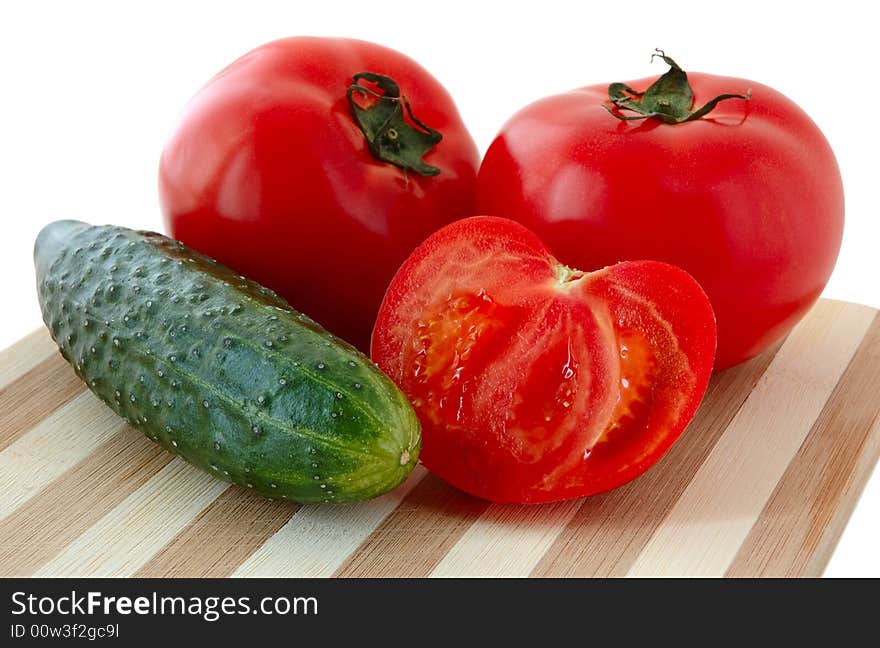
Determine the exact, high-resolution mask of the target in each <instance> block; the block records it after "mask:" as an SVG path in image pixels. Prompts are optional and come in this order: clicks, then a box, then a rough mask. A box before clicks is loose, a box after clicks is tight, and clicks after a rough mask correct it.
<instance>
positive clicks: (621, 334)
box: [372, 216, 715, 503]
mask: <svg viewBox="0 0 880 648" xmlns="http://www.w3.org/2000/svg"><path fill="white" fill-rule="evenodd" d="M714 352H715V320H714V316H713V314H712V308H711V305H710V304H709V300H708V298H707V297H706V295H705V293H704V292H703V290H702V289H701V288H700V286H699V285H698V284H697V283H696V281H694V279H693V278H691V277H690V276H689V275H688V274H687V273H685V272H684V271H683V270H681V269H679V268H676V267H673V266H670V265H668V264H665V263H659V262H655V261H636V262H627V263H621V264H617V265H614V266H611V267H609V268H605V269H602V270H600V271H597V272H594V273H589V274H584V273H579V272H577V271H575V270H571V269H568V268H565V267H564V266H562V265H561V264H560V263H559V262H557V261H556V259H555V258H554V257H553V256H552V255H551V253H550V251H549V250H548V249H547V248H546V247H545V246H544V244H543V243H542V242H541V241H540V239H538V238H537V237H536V236H535V235H534V234H533V233H532V232H530V231H529V230H527V229H526V228H524V227H523V226H522V225H519V224H518V223H515V222H514V221H511V220H508V219H504V218H496V217H486V216H482V217H474V218H467V219H463V220H460V221H457V222H455V223H452V224H451V225H447V226H446V227H444V228H442V229H441V230H439V231H438V232H436V233H435V234H434V235H432V236H431V237H430V238H428V239H427V240H426V241H425V242H424V243H423V244H422V245H420V246H419V247H418V248H416V250H415V251H414V252H413V254H412V255H411V256H410V257H409V258H408V259H407V260H406V261H405V262H404V264H403V265H402V266H401V268H400V270H399V271H398V273H397V274H396V275H395V278H394V280H393V281H392V283H391V285H390V286H389V288H388V292H387V293H386V295H385V299H384V300H383V303H382V307H381V308H380V311H379V317H378V319H377V321H376V328H375V330H374V332H373V339H372V357H373V360H374V361H375V362H376V363H377V364H378V365H379V366H380V367H381V368H382V369H383V371H385V372H386V373H387V374H388V375H389V376H390V377H391V378H392V379H393V380H394V381H395V382H396V383H397V384H398V385H399V386H400V387H401V389H402V390H403V391H404V393H406V394H407V396H408V397H409V398H410V401H411V402H412V403H413V406H414V408H415V409H416V412H417V413H418V415H419V418H420V420H421V423H422V440H423V446H422V452H421V455H420V458H421V460H422V462H423V463H424V464H425V465H426V466H427V467H428V468H429V469H430V470H431V471H433V472H434V473H436V474H437V475H439V476H440V477H442V478H443V479H445V480H447V481H448V482H450V483H451V484H453V485H454V486H456V487H458V488H460V489H462V490H464V491H467V492H469V493H471V494H474V495H477V496H479V497H483V498H485V499H489V500H492V501H495V502H516V503H537V502H548V501H556V500H560V499H568V498H573V497H580V496H585V495H591V494H594V493H599V492H602V491H605V490H609V489H611V488H615V487H617V486H619V485H621V484H623V483H625V482H627V481H629V480H631V479H633V478H635V477H636V476H638V475H639V474H641V473H642V472H644V471H645V470H647V469H648V468H649V467H650V466H651V465H652V464H654V463H655V462H656V461H657V459H658V458H659V457H660V456H661V455H662V454H663V453H664V452H665V451H666V450H667V449H668V447H669V446H670V445H671V444H672V443H673V442H674V441H675V439H676V438H677V437H678V436H679V435H680V434H681V432H682V431H683V430H684V428H685V427H686V425H687V424H688V422H689V421H690V419H691V418H692V417H693V415H694V412H695V411H696V408H697V406H698V405H699V402H700V400H701V399H702V396H703V394H704V392H705V389H706V386H707V384H708V380H709V376H710V374H711V371H712V365H713V361H714Z"/></svg>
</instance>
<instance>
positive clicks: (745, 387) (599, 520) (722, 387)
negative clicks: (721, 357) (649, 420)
mask: <svg viewBox="0 0 880 648" xmlns="http://www.w3.org/2000/svg"><path fill="white" fill-rule="evenodd" d="M781 346H782V343H781V342H780V343H778V344H777V345H776V346H774V347H773V348H772V349H770V350H768V351H767V352H765V353H764V354H762V355H760V356H758V357H757V358H754V359H752V360H751V361H749V362H747V363H745V364H743V365H740V366H738V367H734V368H733V369H728V370H727V371H724V372H722V373H720V374H718V375H715V376H713V377H712V380H711V381H710V383H709V388H708V389H707V390H706V395H705V397H704V398H703V403H702V404H701V405H700V408H699V410H697V414H696V416H695V417H694V420H693V421H691V424H690V425H689V426H688V428H687V429H686V430H685V431H684V433H683V434H682V435H681V437H680V438H679V439H678V440H677V441H676V442H675V443H674V444H673V445H672V447H671V448H670V449H669V451H668V452H667V453H666V454H665V455H664V456H663V457H662V458H661V459H660V461H658V462H657V464H656V465H655V466H654V467H653V468H651V469H650V470H648V471H647V472H646V473H644V474H643V475H641V476H640V477H639V478H638V479H636V480H634V481H632V482H630V483H629V484H625V485H624V486H621V487H620V488H618V489H616V490H613V491H611V492H609V493H604V494H602V495H597V496H594V497H589V498H586V499H585V500H584V503H583V504H582V505H581V507H580V508H579V509H578V511H577V513H575V515H574V517H573V518H572V519H571V520H570V521H569V523H568V525H566V528H565V529H564V530H563V532H562V533H561V534H560V535H559V537H557V539H556V541H555V542H554V543H553V545H552V546H551V547H550V549H549V550H548V551H547V553H546V554H544V557H543V558H542V559H541V561H540V562H539V563H538V564H537V565H536V566H535V569H534V570H533V571H532V574H531V575H532V576H536V577H592V576H599V577H617V576H624V575H625V574H626V573H627V571H629V568H630V567H631V566H632V565H633V563H634V562H635V560H636V558H637V557H638V556H639V554H640V553H641V552H642V549H644V547H645V545H646V544H647V543H648V540H649V539H650V538H651V536H652V535H653V534H654V531H655V530H656V529H657V527H658V526H659V525H660V523H661V522H662V521H663V519H664V518H665V517H666V516H667V515H668V514H669V511H670V510H671V509H672V507H673V506H674V505H675V502H676V501H677V500H678V498H679V497H681V494H682V493H683V492H684V490H685V488H687V485H688V484H689V483H690V481H691V479H692V478H693V476H694V474H695V473H696V472H697V470H698V469H699V467H700V466H701V465H702V463H703V461H705V459H706V457H707V456H708V455H709V452H711V450H712V448H713V447H714V446H715V443H716V442H717V441H718V439H720V438H721V435H722V434H723V433H724V430H725V429H727V426H728V425H729V424H730V422H731V421H732V420H733V417H734V416H735V415H736V413H737V412H738V411H739V409H740V407H741V406H742V404H743V403H744V402H745V400H746V398H748V396H749V394H750V393H751V391H752V389H753V388H754V386H755V384H757V382H758V380H759V379H760V378H761V376H762V375H763V374H764V372H765V371H766V369H767V367H768V366H769V365H770V362H771V361H772V360H773V358H774V357H775V356H776V352H777V351H778V350H779V348H780V347H781Z"/></svg>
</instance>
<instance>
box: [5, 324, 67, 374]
mask: <svg viewBox="0 0 880 648" xmlns="http://www.w3.org/2000/svg"><path fill="white" fill-rule="evenodd" d="M53 353H58V357H61V354H60V353H59V352H58V347H57V346H55V342H54V341H53V340H52V337H51V336H50V335H49V331H48V330H47V329H46V328H43V327H41V328H38V329H37V330H36V331H34V332H33V333H31V334H29V335H28V336H27V337H24V338H22V339H21V340H19V341H18V342H16V343H15V344H13V345H12V346H11V347H7V348H5V349H3V350H2V351H0V388H2V387H5V386H6V385H8V384H9V383H11V382H13V381H15V380H18V379H19V378H21V377H22V376H23V375H24V374H26V373H27V372H28V371H30V370H31V369H33V367H34V366H35V365H38V364H39V363H40V362H42V361H43V360H45V359H46V358H47V357H49V356H51V355H52V354H53Z"/></svg>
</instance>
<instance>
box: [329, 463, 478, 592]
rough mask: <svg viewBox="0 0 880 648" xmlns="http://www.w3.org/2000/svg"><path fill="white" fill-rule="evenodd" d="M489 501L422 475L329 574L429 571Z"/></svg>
mask: <svg viewBox="0 0 880 648" xmlns="http://www.w3.org/2000/svg"><path fill="white" fill-rule="evenodd" d="M488 507H489V503H488V502H486V501H485V500H481V499H478V498H476V497H471V496H470V495H466V494H465V493H462V492H461V491H459V490H456V489H455V488H453V487H452V486H450V485H449V484H447V483H446V482H444V481H443V480H442V479H440V478H439V477H437V476H435V475H431V474H429V475H426V476H425V478H424V479H422V481H421V482H419V483H418V484H417V485H416V486H415V488H413V489H412V490H411V491H410V492H409V494H408V495H407V496H406V497H405V498H404V499H403V501H402V502H401V503H400V504H399V505H398V506H397V508H396V509H394V511H393V512H392V513H391V515H389V516H388V517H387V518H385V520H383V522H382V524H380V525H379V527H378V528H377V529H376V530H375V531H373V533H371V534H370V536H369V537H368V538H367V539H366V540H365V541H364V542H363V543H362V544H361V546H360V547H359V548H358V549H357V551H355V552H354V553H353V554H352V555H351V556H349V558H348V559H347V560H346V561H345V563H343V564H342V565H341V566H340V567H339V569H337V570H336V573H335V574H333V575H334V577H340V578H349V577H367V576H376V577H378V576H394V577H396V578H398V577H400V578H413V577H425V576H428V575H429V574H430V573H431V572H432V571H433V570H434V568H435V567H436V566H437V565H438V564H439V563H440V561H441V560H443V557H444V556H445V555H446V554H447V553H448V552H449V550H450V549H451V548H452V546H453V545H455V543H456V542H458V540H459V538H461V536H462V535H464V532H465V531H467V529H468V528H469V527H470V526H471V524H473V523H474V521H475V520H476V519H477V518H478V517H479V516H480V515H481V514H482V513H483V512H484V511H485V510H486V509H487V508H488Z"/></svg>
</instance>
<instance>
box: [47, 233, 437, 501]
mask: <svg viewBox="0 0 880 648" xmlns="http://www.w3.org/2000/svg"><path fill="white" fill-rule="evenodd" d="M34 261H35V265H36V274H37V291H38V295H39V301H40V306H41V308H42V311H43V320H44V321H45V323H46V326H47V327H48V328H49V331H50V332H51V333H52V337H53V338H54V339H55V341H56V343H57V344H58V346H59V348H60V350H61V354H62V355H63V356H64V358H65V359H66V360H67V361H68V362H69V363H70V364H71V365H73V367H74V370H75V371H76V373H77V375H79V377H80V378H82V380H83V381H85V383H86V384H87V385H88V387H89V388H90V389H91V390H92V391H93V392H94V393H95V394H96V395H97V396H98V397H99V398H101V399H102V400H103V401H104V402H105V403H107V405H109V406H110V407H111V408H112V409H113V410H114V411H115V412H117V413H118V414H120V415H121V416H123V417H125V418H126V419H127V420H128V421H129V423H130V424H131V425H133V426H134V427H136V428H138V429H140V430H141V431H142V432H144V434H146V435H147V436H148V437H149V438H150V439H152V440H154V441H156V442H157V443H159V444H161V445H162V446H164V447H165V448H167V449H168V450H170V451H171V452H174V453H175V454H177V455H179V456H181V457H182V458H183V459H185V460H186V461H188V462H189V463H191V464H193V465H195V466H198V467H199V468H202V469H204V470H206V471H208V472H210V473H212V474H214V475H215V476H217V477H219V478H220V479H224V480H226V481H229V482H232V483H234V484H238V485H240V486H244V487H248V488H253V489H254V490H256V491H257V492H259V493H261V494H263V495H266V496H269V497H276V498H287V499H291V500H294V501H298V502H348V501H356V500H364V499H369V498H371V497H375V496H377V495H380V494H382V493H384V492H386V491H388V490H391V489H392V488H394V487H395V486H397V485H398V484H399V483H401V482H402V481H403V480H404V479H405V478H406V476H407V475H408V474H409V473H410V471H411V470H412V469H413V468H414V467H415V465H416V463H417V461H418V453H419V447H420V442H421V437H420V428H419V423H418V419H417V417H416V414H415V412H414V411H413V409H412V407H411V406H410V404H409V402H408V401H407V399H406V397H405V396H404V395H403V394H402V393H401V392H400V390H399V389H398V388H397V387H396V386H395V385H394V383H392V382H391V380H390V379H389V378H388V377H387V376H385V374H383V373H382V372H381V371H380V370H379V369H378V368H377V367H376V366H375V365H374V364H373V363H372V362H371V361H370V360H369V359H368V358H367V357H366V356H364V355H363V354H361V353H360V352H359V351H357V350H356V349H354V347H352V346H350V345H348V344H347V343H345V342H344V341H342V340H340V339H339V338H336V337H335V336H333V335H331V334H330V333H328V332H326V331H325V330H323V329H322V328H321V327H320V326H318V325H317V324H316V323H315V322H314V321H312V320H311V319H309V318H308V317H306V316H305V315H303V314H300V313H297V312H296V311H294V310H293V309H292V308H291V307H290V306H289V305H288V304H287V302H285V301H284V300H283V299H281V298H280V297H278V296H277V295H276V294H275V293H273V292H272V291H270V290H268V289H266V288H263V287H262V286H259V285H258V284H256V283H254V282H252V281H249V280H247V279H245V278H244V277H241V276H240V275H237V274H235V273H234V272H232V271H231V270H229V269H228V268H226V267H224V266H222V265H220V264H219V263H217V262H215V261H213V260H212V259H209V258H208V257H206V256H204V255H202V254H199V253H198V252H196V251H195V250H193V249H191V248H188V247H187V246H185V245H183V244H182V243H179V242H177V241H173V240H171V239H169V238H166V237H164V236H162V235H160V234H156V233H152V232H136V231H133V230H129V229H125V228H122V227H113V226H91V225H87V224H85V223H80V222H78V221H57V222H54V223H51V224H49V225H47V226H46V227H45V228H44V229H43V230H42V231H41V232H40V234H39V236H38V237H37V241H36V245H35V247H34Z"/></svg>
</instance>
